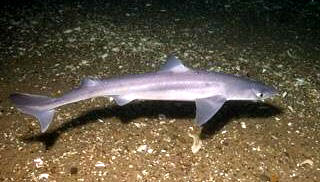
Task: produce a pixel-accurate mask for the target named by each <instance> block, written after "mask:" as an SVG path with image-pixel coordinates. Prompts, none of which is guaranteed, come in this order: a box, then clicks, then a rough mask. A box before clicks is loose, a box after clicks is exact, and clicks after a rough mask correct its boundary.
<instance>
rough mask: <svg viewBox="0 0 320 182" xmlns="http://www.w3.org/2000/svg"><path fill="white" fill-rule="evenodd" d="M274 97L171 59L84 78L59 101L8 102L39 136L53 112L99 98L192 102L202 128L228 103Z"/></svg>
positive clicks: (251, 84) (25, 98)
mask: <svg viewBox="0 0 320 182" xmlns="http://www.w3.org/2000/svg"><path fill="white" fill-rule="evenodd" d="M275 94H276V90H275V89H274V88H273V87H270V86H266V85H265V84H263V83H261V82H257V81H253V80H249V79H247V78H241V77H237V76H234V75H230V74H225V73H218V72H204V71H195V70H191V69H189V68H187V67H185V66H184V65H183V64H182V63H181V61H180V60H179V59H177V58H175V57H174V56H170V57H169V58H168V61H167V63H166V64H165V65H164V66H163V67H162V69H161V70H160V71H158V72H154V73H145V74H139V75H127V76H123V77H119V78H111V79H105V80H98V79H91V78H86V79H84V80H83V81H82V82H81V85H80V87H78V88H76V89H73V90H71V91H70V92H69V93H67V94H65V95H63V96H61V97H59V98H50V97H46V96H40V95H32V94H25V93H15V94H12V95H11V96H10V99H11V101H12V102H13V103H14V104H15V105H16V107H17V108H18V109H19V110H20V111H21V112H23V113H26V114H29V115H32V116H34V117H36V118H37V119H38V120H39V123H40V129H41V132H45V131H46V130H47V129H48V127H49V125H50V123H51V122H52V119H53V116H54V112H55V110H54V109H55V108H57V107H59V106H62V105H66V104H69V103H73V102H77V101H81V100H85V99H89V98H93V97H100V96H108V97H113V98H114V99H115V101H116V103H117V104H118V105H120V106H122V105H125V104H127V103H129V102H131V101H133V100H136V99H139V100H171V101H195V102H196V123H197V124H198V125H199V126H201V125H203V124H205V123H206V122H207V121H208V120H209V119H210V118H211V117H212V116H213V115H215V113H216V112H218V110H219V109H220V108H221V106H222V105H223V104H224V103H225V102H226V101H228V100H251V101H257V100H263V99H266V98H269V97H271V96H273V95H275Z"/></svg>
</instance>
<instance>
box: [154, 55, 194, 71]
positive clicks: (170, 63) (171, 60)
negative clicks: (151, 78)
mask: <svg viewBox="0 0 320 182" xmlns="http://www.w3.org/2000/svg"><path fill="white" fill-rule="evenodd" d="M189 70H190V69H189V68H187V67H185V66H184V65H183V64H182V62H181V60H179V59H178V58H176V57H175V56H173V55H171V56H169V57H168V59H167V63H166V64H165V65H163V66H162V67H161V69H160V72H186V71H189Z"/></svg>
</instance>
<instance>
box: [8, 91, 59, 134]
mask: <svg viewBox="0 0 320 182" xmlns="http://www.w3.org/2000/svg"><path fill="white" fill-rule="evenodd" d="M9 98H10V100H11V101H12V102H13V103H14V104H15V105H16V107H17V108H18V110H20V111H21V112H23V113H25V114H29V115H32V116H34V117H36V118H37V119H38V121H39V123H40V129H41V132H42V133H44V132H45V131H46V130H47V129H48V127H49V125H50V123H51V122H52V119H53V116H54V112H55V110H54V109H43V108H45V106H46V105H47V104H50V103H51V101H52V100H53V98H50V97H47V96H42V95H32V94H23V93H15V94H12V95H10V97H9Z"/></svg>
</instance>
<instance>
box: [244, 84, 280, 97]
mask: <svg viewBox="0 0 320 182" xmlns="http://www.w3.org/2000/svg"><path fill="white" fill-rule="evenodd" d="M250 90H251V94H250V95H251V96H250V97H251V98H250V100H264V99H267V98H270V97H272V96H274V95H276V94H277V90H276V89H275V88H274V87H272V86H267V85H265V84H263V83H261V82H258V81H252V82H251V83H250Z"/></svg>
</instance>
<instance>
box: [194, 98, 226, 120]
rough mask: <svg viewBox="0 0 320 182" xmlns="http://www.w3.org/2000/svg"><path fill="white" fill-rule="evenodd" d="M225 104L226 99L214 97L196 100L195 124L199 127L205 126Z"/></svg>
mask: <svg viewBox="0 0 320 182" xmlns="http://www.w3.org/2000/svg"><path fill="white" fill-rule="evenodd" d="M225 102H226V98H225V97H223V96H221V95H216V96H213V97H208V98H201V99H196V123H197V125H199V126H201V125H203V124H205V123H206V122H207V121H208V120H209V119H210V118H211V117H212V116H214V115H215V114H216V113H217V112H218V110H219V109H220V108H221V107H222V105H223V104H224V103H225Z"/></svg>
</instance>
